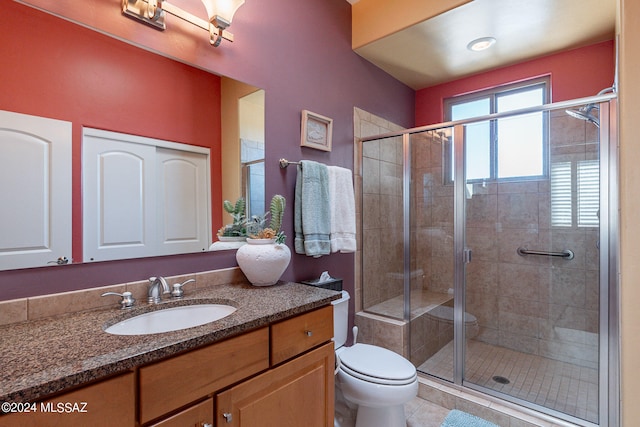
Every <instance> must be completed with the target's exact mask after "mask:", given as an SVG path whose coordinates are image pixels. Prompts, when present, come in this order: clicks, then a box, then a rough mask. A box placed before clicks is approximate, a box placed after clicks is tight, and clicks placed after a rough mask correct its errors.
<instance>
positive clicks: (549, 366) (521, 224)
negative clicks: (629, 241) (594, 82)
mask: <svg viewBox="0 0 640 427" xmlns="http://www.w3.org/2000/svg"><path fill="white" fill-rule="evenodd" d="M484 123H485V124H484V125H482V124H471V125H466V126H465V130H464V134H465V146H466V150H465V151H466V158H465V162H463V163H465V166H464V167H465V168H466V172H467V173H466V174H465V175H466V178H465V181H464V190H463V191H464V204H463V205H464V208H463V209H464V232H463V236H464V245H465V247H467V248H469V249H470V250H471V253H472V256H471V257H470V262H468V263H466V264H465V265H464V267H463V270H464V271H465V273H464V285H463V286H464V298H463V300H464V314H463V318H464V326H463V327H464V337H465V339H464V349H463V352H464V369H463V374H462V376H463V378H462V382H463V383H464V385H466V386H469V387H471V388H476V389H479V390H481V391H483V392H487V393H489V394H496V395H499V396H500V397H503V398H507V399H508V400H513V401H515V402H527V403H528V404H529V405H531V406H533V407H536V406H540V407H541V408H547V412H551V413H552V414H554V415H561V416H564V417H565V418H567V419H572V417H575V418H576V419H580V420H587V421H590V422H594V423H597V422H598V406H599V397H598V396H599V393H598V385H599V374H598V372H599V370H598V368H599V351H600V348H599V344H600V335H599V332H600V331H599V325H600V311H599V307H600V285H599V283H600V280H599V278H600V271H599V268H600V262H599V239H600V228H599V225H600V219H599V209H600V189H599V185H600V173H599V171H600V156H599V152H600V144H599V135H600V133H599V128H598V127H597V126H596V125H595V124H594V122H593V121H580V120H577V119H576V118H574V117H573V116H571V115H569V114H567V113H566V112H565V110H564V109H562V110H557V111H548V112H540V113H535V115H533V114H529V115H521V116H513V117H507V118H501V119H498V120H492V121H491V122H484ZM487 124H488V126H487ZM480 125H482V126H485V127H486V128H489V129H490V132H491V138H493V141H495V144H494V146H493V147H494V148H493V152H492V153H491V155H492V156H493V160H492V162H491V176H488V177H482V178H478V177H477V174H474V173H469V171H472V170H474V162H475V160H476V159H477V158H479V157H478V156H473V155H471V153H473V149H472V147H473V146H474V144H475V145H481V144H484V141H478V140H476V139H474V138H476V136H474V135H476V134H479V133H481V132H479V129H478V128H477V127H478V126H480ZM474 127H476V128H474ZM532 145H533V147H532ZM538 159H541V163H540V165H538V163H537V161H538ZM534 163H535V164H534ZM538 166H539V167H538ZM475 169H477V167H475ZM505 171H508V172H505ZM461 311H462V310H461ZM461 328H462V326H461ZM505 396H506V397H505ZM549 410H550V411H549ZM567 416H568V417H567Z"/></svg>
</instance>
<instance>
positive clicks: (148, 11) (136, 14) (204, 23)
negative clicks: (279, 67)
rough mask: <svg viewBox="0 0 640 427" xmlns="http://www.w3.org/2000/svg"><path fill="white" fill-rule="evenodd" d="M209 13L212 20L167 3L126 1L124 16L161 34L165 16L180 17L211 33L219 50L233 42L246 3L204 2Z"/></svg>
mask: <svg viewBox="0 0 640 427" xmlns="http://www.w3.org/2000/svg"><path fill="white" fill-rule="evenodd" d="M201 1H202V3H204V6H205V8H206V9H207V15H208V20H204V19H202V18H199V17H197V16H194V15H192V14H191V13H189V12H186V11H184V10H182V9H180V8H179V7H177V6H175V5H174V4H172V3H171V2H169V1H165V0H122V13H123V14H124V15H126V16H129V17H131V18H134V19H137V20H139V21H142V22H144V23H145V24H147V25H150V26H152V27H153V28H156V29H159V30H165V29H166V28H167V27H166V25H165V15H166V14H167V13H168V14H170V15H173V16H176V17H178V18H180V19H183V20H185V21H187V22H189V23H191V24H193V25H195V26H197V27H200V28H202V29H203V30H206V31H208V32H209V41H210V42H211V44H212V45H213V46H215V47H217V46H219V45H220V43H221V42H222V39H225V40H227V41H230V42H232V41H233V34H231V33H230V32H228V31H227V28H228V27H229V26H230V25H231V20H232V19H233V15H234V14H235V13H236V10H238V8H239V7H240V6H242V5H243V4H244V0H201Z"/></svg>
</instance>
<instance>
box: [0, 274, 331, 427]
mask: <svg viewBox="0 0 640 427" xmlns="http://www.w3.org/2000/svg"><path fill="white" fill-rule="evenodd" d="M339 295H340V294H339V293H337V292H334V291H329V290H323V289H317V288H314V287H310V286H304V285H300V284H295V283H284V284H279V285H276V286H272V287H265V288H258V287H253V286H250V285H220V286H215V287H214V288H210V289H208V290H204V291H199V292H197V294H194V295H192V296H190V297H189V298H187V299H185V300H184V301H183V302H181V304H189V301H194V302H195V301H201V300H202V299H208V300H211V299H219V300H220V301H225V302H226V303H233V304H236V305H237V311H236V312H235V313H233V314H232V315H229V316H228V317H225V318H223V319H221V320H218V321H215V322H212V323H209V324H206V325H202V326H198V327H195V328H189V329H184V330H180V331H174V332H167V333H163V334H154V335H138V336H116V335H110V334H107V333H105V332H104V331H103V328H104V327H105V325H109V324H111V323H113V322H114V321H118V320H119V319H121V318H122V317H123V316H127V315H128V314H127V313H123V312H125V311H126V310H118V309H117V308H114V309H109V310H93V311H90V312H83V313H76V314H69V315H64V316H59V317H56V318H49V319H44V320H42V321H32V322H23V323H19V324H14V325H10V326H7V327H1V328H0V335H1V336H2V337H3V340H2V343H1V344H0V362H1V363H2V365H3V371H4V372H3V376H2V377H0V386H1V387H0V401H1V402H9V406H6V404H5V406H3V409H7V408H8V409H10V410H11V411H12V412H20V413H13V414H8V415H2V416H0V426H1V427H5V426H6V427H12V426H31V425H64V426H75V425H78V426H86V425H92V426H101V425H103V426H151V425H153V426H187V425H188V426H207V425H210V426H256V427H258V426H260V427H264V426H299V425H305V426H318V427H320V426H326V427H329V426H332V425H333V412H334V409H333V403H334V383H333V381H334V375H333V374H334V373H333V370H334V345H333V342H332V341H331V338H332V336H333V309H332V306H331V304H330V302H331V301H332V300H333V299H337V298H338V296H339ZM142 305H143V306H145V305H146V304H144V303H143V304H142ZM143 309H144V308H139V309H138V310H143ZM96 328H97V329H96ZM89 331H91V332H89ZM5 338H6V339H5ZM12 346H13V347H16V348H14V349H13V351H12V349H11V347H12ZM28 351H31V352H32V353H31V354H29V353H28ZM21 366H22V368H21Z"/></svg>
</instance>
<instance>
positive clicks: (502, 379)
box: [492, 375, 511, 384]
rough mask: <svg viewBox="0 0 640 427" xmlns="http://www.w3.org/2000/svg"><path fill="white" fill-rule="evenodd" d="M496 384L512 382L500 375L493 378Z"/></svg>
mask: <svg viewBox="0 0 640 427" xmlns="http://www.w3.org/2000/svg"><path fill="white" fill-rule="evenodd" d="M492 379H493V380H494V381H495V382H497V383H500V384H509V383H510V382H511V381H509V380H508V379H507V378H505V377H502V376H500V375H496V376H494V377H493V378H492Z"/></svg>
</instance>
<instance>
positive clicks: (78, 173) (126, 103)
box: [0, 2, 264, 270]
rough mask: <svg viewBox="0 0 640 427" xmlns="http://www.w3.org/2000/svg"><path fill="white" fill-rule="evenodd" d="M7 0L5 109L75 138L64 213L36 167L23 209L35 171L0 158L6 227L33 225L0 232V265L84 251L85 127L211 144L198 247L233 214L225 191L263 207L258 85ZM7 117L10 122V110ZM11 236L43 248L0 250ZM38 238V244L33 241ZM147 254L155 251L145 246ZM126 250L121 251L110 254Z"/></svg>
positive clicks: (0, 211) (1, 104)
mask: <svg viewBox="0 0 640 427" xmlns="http://www.w3.org/2000/svg"><path fill="white" fill-rule="evenodd" d="M6 6H7V8H6V10H5V11H4V12H3V14H4V15H5V22H6V25H5V24H3V25H2V26H0V27H1V28H0V38H2V40H4V43H2V47H0V54H2V57H3V62H4V63H5V65H6V66H5V67H2V68H3V69H2V70H0V90H1V91H2V93H3V96H2V99H1V100H0V110H2V111H4V112H11V113H19V114H21V115H24V116H27V117H38V118H45V119H53V120H54V121H56V122H60V123H66V125H65V126H66V128H65V126H63V128H64V130H63V131H62V132H63V133H64V132H66V133H67V134H68V135H67V137H68V139H69V140H70V143H69V144H70V147H67V149H68V153H67V155H68V156H69V158H68V162H66V163H65V162H63V163H62V164H63V165H64V166H63V167H64V169H65V170H64V171H63V173H62V175H63V177H66V178H64V179H63V181H61V182H62V184H60V185H61V186H67V187H68V191H67V196H65V200H64V201H63V202H62V205H64V206H63V212H66V213H65V215H66V218H65V219H64V220H60V218H59V217H56V216H50V215H49V214H48V212H49V210H50V208H51V206H53V205H59V204H61V203H60V201H61V199H58V198H57V197H56V193H57V192H58V191H57V190H58V181H57V180H53V181H51V182H48V183H47V184H46V185H41V184H42V177H36V178H35V181H36V184H34V186H35V187H33V186H32V187H33V188H38V185H39V188H40V189H41V192H42V194H41V199H42V203H40V204H39V207H29V208H27V207H26V206H25V205H24V204H23V203H21V199H20V196H19V194H20V192H21V189H22V190H25V189H28V188H29V187H28V186H27V185H26V184H27V183H26V180H25V177H27V176H32V175H33V174H31V173H29V174H28V175H27V172H24V171H23V172H21V168H19V167H17V168H13V171H14V172H10V171H11V169H10V168H9V167H8V166H9V165H4V170H5V171H7V173H5V174H4V175H1V176H2V177H3V178H4V180H5V181H7V180H8V181H10V182H11V185H7V186H5V189H0V205H2V208H0V220H2V223H3V224H4V225H3V228H4V227H7V229H12V231H15V229H19V228H22V229H26V230H30V231H33V232H32V233H29V235H28V236H27V235H21V234H20V233H17V232H13V233H3V236H4V237H0V270H9V269H15V268H26V267H39V266H47V265H51V266H55V265H57V264H61V263H67V262H69V263H78V262H90V261H91V260H90V259H84V255H83V244H84V239H83V235H84V234H86V233H88V231H87V230H83V226H84V225H85V222H86V221H85V220H84V215H85V212H83V208H82V206H83V205H82V204H83V200H84V199H85V197H86V196H87V193H86V192H87V191H91V189H89V188H84V187H83V181H82V171H83V169H84V166H85V165H83V148H82V147H83V145H82V144H83V137H84V133H85V130H86V129H88V128H91V129H97V130H100V131H108V132H118V133H122V134H127V135H132V136H134V137H143V138H152V139H160V140H165V141H169V142H172V143H176V144H182V145H192V146H194V147H197V150H205V151H206V152H208V153H209V159H210V161H209V164H208V165H207V166H208V169H209V171H208V172H209V174H210V182H207V183H206V185H205V187H206V188H207V191H208V192H209V194H208V199H209V202H208V204H209V206H207V211H208V214H209V215H210V217H209V218H208V220H209V221H208V225H207V230H206V233H207V234H208V241H207V244H206V245H205V244H203V245H201V246H202V247H201V248H198V250H199V251H206V250H209V245H210V244H211V243H212V242H214V241H215V240H216V231H217V230H218V229H219V228H220V227H222V226H223V225H224V224H225V222H230V221H229V220H230V218H227V217H226V215H227V214H226V213H224V211H223V209H222V201H223V200H225V199H228V200H236V199H237V198H238V197H240V196H244V197H246V198H248V199H251V201H252V203H251V204H252V205H253V207H254V209H255V210H256V211H259V210H261V209H264V91H263V90H261V89H260V88H257V87H254V86H252V85H248V84H245V83H242V82H239V81H237V80H234V79H231V78H227V77H223V76H219V75H216V74H212V73H210V72H208V71H204V70H202V69H199V68H196V67H193V66H191V65H189V64H184V63H181V62H177V61H174V60H172V59H168V58H165V57H163V56H160V55H157V54H155V53H153V52H149V51H147V50H143V49H141V48H138V47H135V46H132V45H130V44H127V43H125V42H123V41H120V40H116V39H114V38H111V37H109V36H106V35H104V34H101V33H99V32H97V31H92V30H91V29H87V28H85V27H82V26H80V25H77V24H74V23H72V22H69V21H67V20H64V19H61V18H58V17H55V16H53V15H50V14H48V13H44V12H42V11H40V10H37V9H33V8H31V7H28V6H25V5H22V4H19V3H16V2H9V3H8V4H7V5H6ZM34 28H38V30H37V31H34V30H33V29H34ZM43 35H46V37H43ZM0 119H2V117H0ZM7 121H8V123H9V124H13V123H15V120H14V119H13V118H12V117H9V118H8V119H6V120H5V122H7ZM24 126H26V127H24ZM24 126H23V127H22V128H21V131H20V134H21V135H26V136H25V137H24V138H26V139H29V138H31V139H32V140H34V141H36V138H35V137H33V136H34V135H37V134H38V132H39V131H40V129H39V128H38V125H34V126H36V128H33V127H31V128H29V127H28V126H30V125H24ZM6 128H7V126H5V124H0V151H3V150H6V151H4V152H5V154H6V153H7V152H9V150H13V148H12V147H14V146H12V145H11V144H9V143H8V142H7V137H6V135H4V134H3V131H4V130H5V129H6ZM15 134H16V133H15V132H14V133H13V135H14V136H15ZM14 136H11V137H10V138H14ZM3 137H4V138H5V139H4V142H3V139H2V138H3ZM21 138H22V137H21ZM14 142H15V141H14ZM33 146H35V147H37V149H36V150H35V151H36V153H35V154H34V155H39V156H40V157H39V160H38V162H39V163H38V164H40V165H41V166H42V167H36V168H35V170H36V171H39V172H41V173H42V174H43V175H46V173H48V172H47V169H48V168H49V167H50V164H49V162H48V160H47V158H48V157H47V156H48V153H47V150H50V147H48V146H47V144H44V145H38V143H34V144H33ZM56 150H57V149H54V150H53V151H56ZM38 151H39V152H38ZM56 153H57V151H56ZM29 156H31V154H29V150H23V152H21V153H20V155H19V156H18V158H21V159H23V160H25V161H26V162H27V163H28V162H29V159H30V157H29ZM5 157H7V156H5ZM5 163H6V162H5ZM261 167H262V169H261ZM7 174H9V175H8V176H7ZM38 183H40V184H38ZM248 183H250V185H248ZM53 187H55V188H53ZM9 189H10V191H9ZM24 221H34V222H33V224H34V226H33V227H32V226H30V225H26V226H24V225H23V226H20V227H15V225H16V224H19V223H20V222H24ZM12 224H13V225H12ZM60 225H61V226H60ZM55 228H58V229H61V232H62V233H63V234H66V237H65V238H64V239H63V240H66V241H67V246H66V247H71V249H69V250H68V252H53V251H51V252H48V248H47V247H46V246H47V244H48V243H50V240H51V230H53V229H55ZM56 238H57V237H56ZM31 241H34V242H36V243H34V244H32V243H30V242H31ZM16 242H27V243H21V244H25V245H26V246H31V247H29V248H27V249H29V250H33V248H35V251H36V252H38V251H39V252H41V253H42V254H43V256H40V257H38V259H37V260H36V261H29V262H27V263H26V264H25V263H24V262H22V263H21V262H15V260H9V259H8V258H2V256H1V252H2V251H3V250H5V249H4V248H6V247H10V246H11V245H14V244H15V243H16ZM38 245H40V246H42V247H41V248H40V249H38V248H39V247H40V246H38ZM14 246H15V245H14ZM18 252H19V251H18ZM42 254H41V255H42ZM154 255H159V254H150V255H149V256H154ZM145 256H146V255H145ZM124 258H127V256H123V257H122V258H115V259H124ZM112 259H114V258H112Z"/></svg>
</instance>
